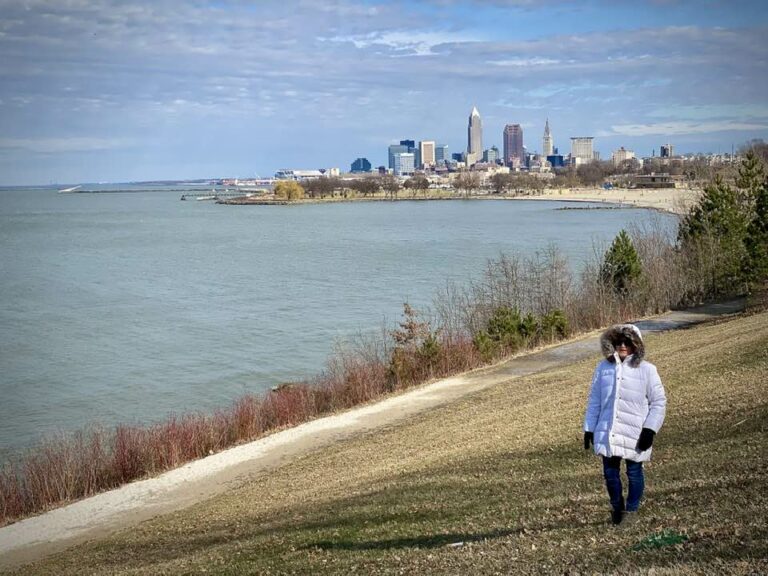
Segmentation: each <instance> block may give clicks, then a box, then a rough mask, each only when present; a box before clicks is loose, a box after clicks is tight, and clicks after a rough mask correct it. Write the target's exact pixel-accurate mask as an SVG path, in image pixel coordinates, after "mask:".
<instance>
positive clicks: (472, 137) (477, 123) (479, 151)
mask: <svg viewBox="0 0 768 576" xmlns="http://www.w3.org/2000/svg"><path fill="white" fill-rule="evenodd" d="M482 155H483V122H482V120H481V119H480V112H478V111H477V107H476V106H473V107H472V113H471V114H470V115H469V122H468V125H467V166H472V164H476V163H477V162H478V161H479V160H480V158H482Z"/></svg>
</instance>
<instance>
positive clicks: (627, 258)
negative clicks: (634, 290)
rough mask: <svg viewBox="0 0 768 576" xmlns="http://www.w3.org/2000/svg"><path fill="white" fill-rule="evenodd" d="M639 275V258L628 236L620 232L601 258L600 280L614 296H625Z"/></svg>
mask: <svg viewBox="0 0 768 576" xmlns="http://www.w3.org/2000/svg"><path fill="white" fill-rule="evenodd" d="M641 274H642V265H641V264H640V256H638V254H637V250H635V245H634V244H632V239H631V238H630V237H629V234H627V232H626V231H625V230H622V231H621V232H619V234H618V235H617V236H616V238H614V239H613V243H612V244H611V247H610V248H609V249H608V251H607V252H606V253H605V256H604V257H603V265H602V267H601V268H600V279H601V280H602V282H603V284H605V285H606V286H608V287H610V288H611V289H612V290H613V291H614V292H615V293H616V294H618V295H620V296H626V295H627V293H628V292H629V290H630V288H631V287H632V286H633V285H634V283H635V282H636V281H637V280H638V279H639V278H640V275H641Z"/></svg>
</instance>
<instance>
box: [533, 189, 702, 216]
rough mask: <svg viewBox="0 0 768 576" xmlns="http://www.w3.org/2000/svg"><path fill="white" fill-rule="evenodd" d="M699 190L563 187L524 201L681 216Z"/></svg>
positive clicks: (698, 194)
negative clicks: (622, 207) (611, 206)
mask: <svg viewBox="0 0 768 576" xmlns="http://www.w3.org/2000/svg"><path fill="white" fill-rule="evenodd" d="M701 192H702V191H701V190H700V189H695V188H694V189H692V188H660V189H657V190H650V189H637V188H613V189H611V190H604V189H603V188H598V187H593V188H563V189H559V190H558V189H548V190H543V191H542V192H541V193H539V194H536V195H534V196H525V199H535V200H564V201H571V202H605V203H612V204H629V205H632V206H637V207H638V208H652V209H654V210H662V211H664V212H672V213H675V214H682V213H684V212H685V211H686V208H687V207H689V206H690V205H691V204H692V203H693V202H695V200H696V199H697V198H698V197H699V196H700V194H701Z"/></svg>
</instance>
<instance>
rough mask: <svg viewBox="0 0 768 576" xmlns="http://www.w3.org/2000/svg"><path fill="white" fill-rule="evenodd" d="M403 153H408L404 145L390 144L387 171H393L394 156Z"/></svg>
mask: <svg viewBox="0 0 768 576" xmlns="http://www.w3.org/2000/svg"><path fill="white" fill-rule="evenodd" d="M403 152H409V150H408V146H406V145H404V144H391V145H390V146H389V169H390V170H394V169H395V154H402V153H403Z"/></svg>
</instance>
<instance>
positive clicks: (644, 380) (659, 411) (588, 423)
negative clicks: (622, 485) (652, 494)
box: [584, 352, 667, 462]
mask: <svg viewBox="0 0 768 576" xmlns="http://www.w3.org/2000/svg"><path fill="white" fill-rule="evenodd" d="M611 360H613V362H612V361H611ZM611 360H609V359H606V360H603V361H602V362H600V364H598V366H597V368H596V369H595V373H594V376H593V377H592V386H591V388H590V391H589V401H588V403H587V411H586V416H585V417H584V431H585V432H594V445H595V454H598V455H600V456H620V457H622V458H626V459H627V460H634V461H635V462H644V461H646V460H649V459H650V458H651V452H652V451H653V449H652V448H649V449H648V450H645V451H644V452H639V451H638V450H637V448H636V446H637V440H638V438H639V437H640V431H641V430H642V429H643V428H650V429H651V430H653V431H654V432H658V431H659V428H661V425H662V423H663V422H664V415H665V413H666V407H667V397H666V394H665V393H664V386H662V384H661V378H659V373H658V371H657V370H656V366H654V365H653V364H651V363H650V362H646V361H645V360H640V362H638V361H637V360H638V359H637V358H633V356H628V357H627V358H625V360H624V361H623V362H622V361H621V360H620V359H619V355H618V353H616V352H614V353H613V358H612V359H611Z"/></svg>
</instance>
